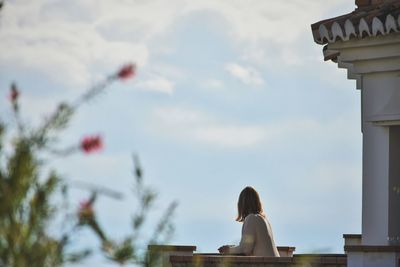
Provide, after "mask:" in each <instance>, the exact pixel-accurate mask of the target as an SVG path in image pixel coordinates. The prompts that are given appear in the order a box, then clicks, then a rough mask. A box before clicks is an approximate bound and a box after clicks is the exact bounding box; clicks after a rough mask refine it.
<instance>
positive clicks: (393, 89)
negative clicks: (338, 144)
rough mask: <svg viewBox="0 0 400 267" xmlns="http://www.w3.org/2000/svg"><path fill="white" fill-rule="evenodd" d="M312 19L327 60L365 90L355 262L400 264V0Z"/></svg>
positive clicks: (355, 266) (357, 266) (349, 245)
mask: <svg viewBox="0 0 400 267" xmlns="http://www.w3.org/2000/svg"><path fill="white" fill-rule="evenodd" d="M356 5H357V8H356V9H355V10H354V11H353V12H352V13H349V14H346V15H343V16H340V17H336V18H332V19H328V20H324V21H320V22H317V23H315V24H313V25H312V30H313V35H314V40H315V42H316V43H318V44H324V45H325V46H324V49H323V51H324V57H325V60H332V61H334V62H336V63H337V64H338V67H340V68H346V69H347V70H348V78H349V79H355V80H356V81H357V83H356V87H357V89H360V90H361V111H362V112H361V113H362V118H361V125H362V127H361V128H362V133H363V152H362V153H363V155H362V156H363V161H362V162H363V167H362V168H363V170H362V176H363V177H362V233H361V235H359V236H358V235H347V236H345V238H346V237H347V240H346V243H345V251H346V253H347V257H348V261H347V264H348V266H349V267H366V266H368V267H386V266H387V267H392V266H393V267H394V266H396V267H397V266H400V0H356Z"/></svg>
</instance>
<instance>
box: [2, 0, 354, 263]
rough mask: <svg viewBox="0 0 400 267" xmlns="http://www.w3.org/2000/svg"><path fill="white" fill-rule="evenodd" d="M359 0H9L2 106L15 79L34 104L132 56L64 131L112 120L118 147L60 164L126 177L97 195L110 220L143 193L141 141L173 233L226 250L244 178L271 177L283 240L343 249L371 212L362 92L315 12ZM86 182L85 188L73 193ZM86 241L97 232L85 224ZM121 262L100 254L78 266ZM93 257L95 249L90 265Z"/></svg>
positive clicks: (93, 128)
mask: <svg viewBox="0 0 400 267" xmlns="http://www.w3.org/2000/svg"><path fill="white" fill-rule="evenodd" d="M353 9H354V2H353V1H348V0H335V1H320V0H291V1H260V0H258V1H256V0H254V1H222V0H220V1H215V0H214V1H208V0H203V1H183V0H170V1H162V0H147V1H140V0H138V1H123V0H119V1H108V0H96V1H95V0H88V1H77V0H76V1H57V0H53V1H50V0H38V1H22V0H14V1H7V2H6V5H5V8H4V10H3V12H2V14H1V20H0V23H1V24H0V48H1V51H3V52H2V53H1V54H0V88H2V90H1V91H2V92H3V93H2V94H3V96H4V97H3V98H1V99H0V111H1V114H2V117H3V118H7V116H8V115H9V114H10V112H9V109H10V107H9V104H8V99H7V94H8V88H9V85H10V83H11V81H17V83H18V85H19V87H20V89H21V90H22V92H23V93H22V94H23V95H22V99H21V101H22V106H23V110H22V111H23V113H24V118H25V119H26V120H30V121H32V123H37V122H38V121H39V120H40V119H41V118H42V117H43V116H44V115H45V114H46V112H49V111H51V110H52V109H53V108H54V107H55V105H56V104H57V103H58V101H60V100H63V99H67V100H72V99H74V98H75V97H76V96H78V95H79V94H80V93H82V92H83V91H84V90H85V88H87V87H89V86H90V85H92V84H93V83H95V82H96V81H98V80H100V79H101V78H102V77H104V76H105V75H107V74H109V73H111V72H114V70H116V69H118V68H119V67H120V66H121V65H123V64H124V63H127V62H136V63H137V65H138V73H137V76H136V77H135V79H133V80H132V81H127V82H121V83H117V84H114V85H112V87H110V88H109V90H108V92H107V93H106V94H105V95H103V96H101V97H100V98H98V99H97V100H96V101H94V102H93V103H91V104H90V105H88V106H85V107H83V108H82V109H81V110H80V111H79V112H78V114H77V116H76V117H75V119H74V121H73V122H72V124H71V127H70V128H69V129H68V130H67V131H66V132H65V133H64V134H63V136H62V140H63V142H65V144H68V143H71V142H76V140H79V139H80V138H81V137H82V136H83V135H84V134H86V133H99V134H101V135H102V136H103V137H104V139H105V149H104V150H103V151H102V152H101V153H99V154H95V155H91V156H90V157H88V156H85V155H75V156H72V157H70V158H68V159H62V160H55V161H54V162H53V163H52V164H53V166H55V167H56V168H58V169H59V171H60V172H61V173H62V174H63V175H64V177H66V178H68V179H74V180H84V181H87V182H91V183H96V184H99V185H102V186H106V187H110V188H113V189H114V190H117V191H121V192H123V193H124V194H125V195H126V198H125V199H124V201H122V202H121V201H115V200H110V199H100V201H99V203H98V205H97V206H96V208H97V210H98V211H99V214H100V215H99V216H100V217H99V218H100V220H101V222H102V224H103V225H104V227H105V228H107V229H109V231H110V232H112V233H113V235H115V238H116V239H118V237H120V236H122V234H123V233H124V232H126V231H127V228H128V227H129V214H130V212H127V211H130V210H132V209H133V207H134V203H132V201H133V199H132V198H131V197H130V188H131V181H132V177H131V176H130V170H131V168H132V165H131V153H132V152H137V153H138V154H139V155H140V158H141V161H142V164H143V167H144V169H145V179H146V181H147V183H148V184H150V185H153V186H154V187H155V188H156V189H157V190H158V192H159V198H158V200H159V202H158V203H159V204H158V206H157V209H156V210H155V215H154V216H156V215H157V214H160V212H162V208H163V207H165V206H166V205H165V204H166V203H168V202H169V201H172V200H177V201H178V202H179V206H178V209H177V213H176V216H175V218H174V221H175V226H176V233H175V236H174V239H173V240H172V241H171V243H174V244H185V245H196V246H197V247H198V251H201V252H216V249H217V248H218V247H219V246H220V245H223V244H232V243H233V244H234V243H236V242H238V241H239V239H240V228H241V225H240V224H239V223H237V222H235V221H234V218H235V215H236V202H237V197H238V194H239V193H240V191H241V190H242V188H243V187H245V186H246V185H252V186H254V187H255V188H256V189H257V190H258V191H259V193H260V195H261V197H262V200H263V203H264V208H265V211H266V213H267V215H268V217H269V219H270V221H271V223H272V226H273V230H274V235H275V240H276V243H277V245H281V246H295V247H296V252H298V253H306V252H315V251H319V252H332V253H340V252H343V241H342V234H343V233H360V230H361V229H360V228H361V132H360V95H359V91H357V90H356V89H355V82H354V81H349V80H347V79H346V77H347V76H346V72H345V71H344V70H341V69H338V68H337V66H336V64H334V63H332V62H324V61H323V56H322V46H319V45H317V44H315V43H314V42H313V40H312V33H311V28H310V24H311V23H313V22H316V21H319V20H321V19H324V18H329V17H333V16H336V15H341V14H343V13H345V12H350V11H352V10H353ZM86 196H87V193H86V192H84V191H80V190H74V191H73V202H74V203H75V204H76V203H79V200H80V199H82V198H85V197H86ZM79 242H80V243H81V244H86V243H89V244H90V243H91V242H92V243H93V242H94V241H93V240H91V239H90V237H89V235H86V234H84V235H83V236H82V237H81V238H80V240H79ZM93 262H96V263H97V264H98V265H97V266H100V265H101V266H109V264H108V263H107V262H106V261H105V260H103V259H101V258H94V259H92V261H88V262H86V263H83V264H81V265H80V266H92V265H91V263H93ZM86 264H87V265H86Z"/></svg>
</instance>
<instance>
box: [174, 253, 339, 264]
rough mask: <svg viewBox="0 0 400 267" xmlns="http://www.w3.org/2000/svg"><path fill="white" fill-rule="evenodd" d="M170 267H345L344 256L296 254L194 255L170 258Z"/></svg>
mask: <svg viewBox="0 0 400 267" xmlns="http://www.w3.org/2000/svg"><path fill="white" fill-rule="evenodd" d="M170 263H171V266H172V267H347V257H346V255H344V254H297V255H294V256H293V257H251V256H219V255H207V254H194V255H193V256H170Z"/></svg>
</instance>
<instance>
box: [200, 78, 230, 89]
mask: <svg viewBox="0 0 400 267" xmlns="http://www.w3.org/2000/svg"><path fill="white" fill-rule="evenodd" d="M201 85H202V86H203V87H204V88H206V89H214V90H219V89H222V88H224V83H223V82H222V81H221V80H217V79H209V80H205V81H203V82H202V83H201Z"/></svg>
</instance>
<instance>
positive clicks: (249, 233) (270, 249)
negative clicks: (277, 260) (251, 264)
mask: <svg viewBox="0 0 400 267" xmlns="http://www.w3.org/2000/svg"><path fill="white" fill-rule="evenodd" d="M229 253H232V254H245V255H251V256H263V257H279V252H278V250H277V248H276V246H275V241H274V237H273V235H272V229H271V225H270V224H269V222H268V221H267V219H264V218H263V217H262V216H261V215H259V214H249V215H248V216H246V218H245V219H244V222H243V227H242V239H241V241H240V244H239V246H236V247H231V248H229Z"/></svg>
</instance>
